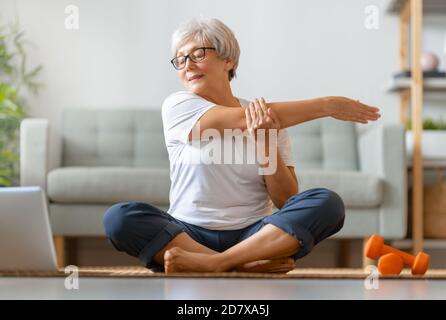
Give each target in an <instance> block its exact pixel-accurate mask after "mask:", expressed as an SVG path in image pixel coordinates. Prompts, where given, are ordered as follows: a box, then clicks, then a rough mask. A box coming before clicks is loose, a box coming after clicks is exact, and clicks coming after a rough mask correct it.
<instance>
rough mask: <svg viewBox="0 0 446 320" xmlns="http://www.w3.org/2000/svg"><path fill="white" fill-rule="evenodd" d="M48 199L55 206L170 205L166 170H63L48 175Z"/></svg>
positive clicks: (83, 168) (102, 168)
mask: <svg viewBox="0 0 446 320" xmlns="http://www.w3.org/2000/svg"><path fill="white" fill-rule="evenodd" d="M47 183H48V197H49V199H50V201H52V202H57V203H82V204H87V203H95V204H100V203H107V204H110V203H116V202H121V201H144V202H149V203H151V204H167V203H169V189H170V178H169V168H166V167H151V168H146V167H143V168H141V167H137V168H135V167H62V168H57V169H54V170H52V171H51V172H50V173H49V174H48V181H47Z"/></svg>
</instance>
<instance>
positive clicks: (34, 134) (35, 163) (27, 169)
mask: <svg viewBox="0 0 446 320" xmlns="http://www.w3.org/2000/svg"><path fill="white" fill-rule="evenodd" d="M47 170H48V120H47V119H37V118H28V119H24V120H23V121H22V122H21V123H20V185H22V186H40V187H41V188H42V189H43V190H46V175H47Z"/></svg>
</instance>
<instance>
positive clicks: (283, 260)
mask: <svg viewBox="0 0 446 320" xmlns="http://www.w3.org/2000/svg"><path fill="white" fill-rule="evenodd" d="M298 250H299V242H298V241H297V240H296V239H295V238H294V237H293V236H291V235H289V234H288V233H286V232H285V231H282V230H281V229H279V228H277V227H276V226H273V225H271V224H267V225H265V226H264V227H263V228H262V229H261V230H260V231H258V232H257V233H255V234H254V235H252V236H251V237H249V238H247V239H245V240H243V241H241V242H240V243H238V244H236V245H234V246H233V247H231V248H229V249H227V250H226V251H224V252H221V253H219V252H216V251H214V250H211V249H209V248H207V247H206V246H203V245H201V244H199V243H198V242H196V241H194V240H193V239H192V238H191V237H189V236H188V235H187V234H186V233H185V232H182V233H180V234H178V235H177V236H176V237H175V238H174V239H173V240H172V241H171V242H169V243H168V244H167V245H166V246H165V247H164V248H163V249H162V250H160V251H159V252H158V253H157V254H156V255H155V256H154V259H155V261H156V262H158V263H160V264H164V268H165V271H166V273H170V272H181V271H197V272H218V271H230V270H237V271H246V272H283V273H285V272H288V271H290V270H292V269H293V268H294V259H292V258H290V257H291V256H292V255H294V254H295V253H296V252H297V251H298Z"/></svg>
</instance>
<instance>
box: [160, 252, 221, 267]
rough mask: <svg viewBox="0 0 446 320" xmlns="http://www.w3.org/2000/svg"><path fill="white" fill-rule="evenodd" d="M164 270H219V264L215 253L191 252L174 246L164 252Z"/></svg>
mask: <svg viewBox="0 0 446 320" xmlns="http://www.w3.org/2000/svg"><path fill="white" fill-rule="evenodd" d="M164 270H165V271H166V273H172V272H184V271H191V272H218V271H222V270H220V269H219V264H218V261H217V259H216V258H215V254H205V253H196V252H189V251H186V250H184V249H181V248H179V247H173V248H171V249H169V250H166V252H164Z"/></svg>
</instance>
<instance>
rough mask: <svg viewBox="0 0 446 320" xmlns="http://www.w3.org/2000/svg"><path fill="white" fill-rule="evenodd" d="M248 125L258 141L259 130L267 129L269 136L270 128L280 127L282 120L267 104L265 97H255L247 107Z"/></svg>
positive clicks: (251, 133) (266, 134)
mask: <svg viewBox="0 0 446 320" xmlns="http://www.w3.org/2000/svg"><path fill="white" fill-rule="evenodd" d="M245 115H246V127H247V128H248V132H249V134H250V135H251V136H253V137H254V139H255V140H256V141H257V130H258V129H265V137H266V138H267V137H268V131H269V130H270V129H276V130H279V129H280V122H279V119H278V117H277V115H276V114H275V113H274V111H273V110H272V109H271V108H268V107H267V106H266V102H265V99H263V98H260V99H254V101H252V102H250V103H249V107H248V108H246V109H245Z"/></svg>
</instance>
